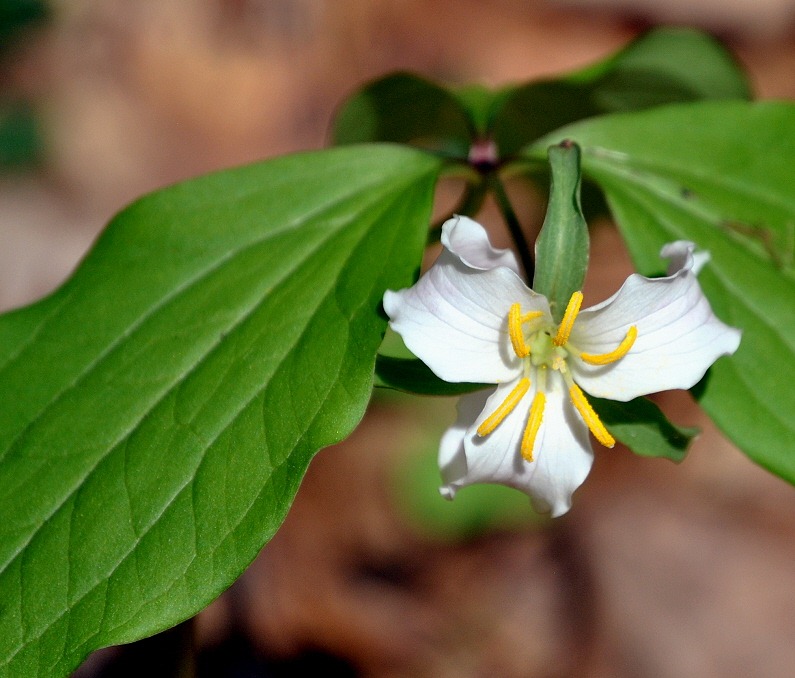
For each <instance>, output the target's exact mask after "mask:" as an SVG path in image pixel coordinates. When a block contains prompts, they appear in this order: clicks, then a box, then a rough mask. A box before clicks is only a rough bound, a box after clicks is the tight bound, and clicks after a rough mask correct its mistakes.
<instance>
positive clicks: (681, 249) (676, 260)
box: [660, 240, 710, 275]
mask: <svg viewBox="0 0 795 678" xmlns="http://www.w3.org/2000/svg"><path fill="white" fill-rule="evenodd" d="M660 256H661V257H662V258H663V259H668V275H676V274H677V273H678V272H679V271H693V273H694V274H695V275H698V274H699V273H700V272H701V269H702V268H704V266H705V264H706V263H707V262H708V261H709V260H710V255H709V252H707V251H705V250H701V251H698V252H696V245H695V243H692V242H690V241H689V240H675V241H674V242H669V243H668V244H667V245H663V246H662V249H661V250H660Z"/></svg>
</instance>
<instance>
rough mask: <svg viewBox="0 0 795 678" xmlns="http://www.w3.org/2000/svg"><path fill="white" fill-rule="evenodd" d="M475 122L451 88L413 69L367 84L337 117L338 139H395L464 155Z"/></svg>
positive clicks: (335, 134)
mask: <svg viewBox="0 0 795 678" xmlns="http://www.w3.org/2000/svg"><path fill="white" fill-rule="evenodd" d="M472 135H473V128H472V123H471V122H470V120H469V117H468V115H467V113H466V111H465V109H464V107H463V106H462V104H461V103H460V102H459V100H458V98H457V97H456V96H454V95H453V94H452V93H451V92H450V91H448V90H446V89H445V88H443V87H441V86H439V85H437V84H436V83H433V82H431V81H429V80H424V79H423V78H419V77H417V76H415V75H411V74H410V73H393V74H391V75H387V76H385V77H383V78H380V79H379V80H375V81H374V82H371V83H369V84H368V85H365V86H364V87H363V88H362V89H361V90H359V91H358V92H357V93H356V94H354V95H353V96H352V97H351V98H350V99H348V100H347V101H346V102H345V103H344V104H343V106H342V107H341V109H340V110H339V112H338V113H337V116H336V119H335V120H334V127H333V131H332V138H333V140H334V143H335V144H338V145H343V144H357V143H365V142H373V141H391V142H396V143H401V144H411V145H414V146H418V147H420V148H423V149H426V150H429V151H433V152H435V153H439V154H440V155H443V156H449V157H454V158H460V159H466V157H467V154H468V153H469V146H470V142H471V139H472Z"/></svg>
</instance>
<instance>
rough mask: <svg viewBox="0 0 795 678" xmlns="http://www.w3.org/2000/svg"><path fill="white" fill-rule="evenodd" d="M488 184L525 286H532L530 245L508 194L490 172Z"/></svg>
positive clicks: (533, 268) (533, 265) (533, 270)
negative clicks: (515, 252) (512, 245)
mask: <svg viewBox="0 0 795 678" xmlns="http://www.w3.org/2000/svg"><path fill="white" fill-rule="evenodd" d="M488 182H489V187H490V188H491V190H492V191H493V193H494V198H495V199H496V201H497V207H498V208H499V210H500V213H501V214H502V218H503V219H504V220H505V224H506V226H508V231H509V232H510V234H511V237H512V238H513V242H514V245H516V250H517V252H518V253H519V259H520V261H521V262H522V268H523V269H524V273H525V278H526V279H527V284H528V285H530V286H532V284H533V274H534V273H535V263H534V262H533V254H532V252H531V250H530V245H529V244H528V242H527V238H525V235H524V231H522V225H521V224H520V223H519V219H518V218H517V216H516V212H514V210H513V205H511V201H510V200H509V199H508V194H507V193H506V192H505V186H503V183H502V181H501V180H500V177H499V176H498V175H497V174H496V173H495V172H492V173H491V174H490V175H489V179H488Z"/></svg>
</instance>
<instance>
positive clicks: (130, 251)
mask: <svg viewBox="0 0 795 678" xmlns="http://www.w3.org/2000/svg"><path fill="white" fill-rule="evenodd" d="M439 169H440V167H439V162H438V161H437V160H436V159H434V158H432V157H431V156H429V155H427V154H424V153H420V152H418V151H414V150H411V149H405V148H397V147H386V146H384V147H380V146H374V147H362V148H345V149H336V150H333V151H325V152H320V153H313V154H303V155H296V156H291V157H285V158H281V159H277V160H274V161H270V162H265V163H262V164H258V165H253V166H249V167H244V168H240V169H235V170H231V171H226V172H220V173H217V174H213V175H210V176H207V177H204V178H200V179H196V180H193V181H189V182H186V183H183V184H180V185H177V186H173V187H171V188H168V189H165V190H163V191H160V192H158V193H154V194H152V195H149V196H147V197H145V198H143V199H141V200H140V201H138V202H136V203H134V204H133V205H131V206H130V207H128V208H127V209H125V210H124V211H123V212H121V213H120V214H119V215H118V216H117V217H116V218H115V219H114V220H113V221H112V222H111V224H110V226H109V227H108V229H107V230H106V231H105V233H104V234H103V235H102V236H101V237H100V239H99V240H98V242H97V243H96V245H95V247H94V248H93V250H92V251H91V253H90V254H89V255H88V257H87V258H86V259H85V260H84V261H83V263H82V264H81V265H80V267H79V269H78V270H77V272H76V273H75V275H74V276H73V277H72V278H71V279H70V280H69V281H68V282H67V283H65V284H64V286H63V287H61V288H60V289H59V290H58V291H56V292H55V293H54V294H53V295H52V296H50V297H48V298H46V299H44V300H42V301H41V302H39V303H37V304H34V305H33V306H30V307H27V308H24V309H21V310H18V311H16V312H13V313H10V314H7V315H5V316H2V317H0V383H2V384H3V388H2V389H1V390H0V515H2V517H3V522H2V527H0V676H8V677H13V678H20V677H25V676H57V675H67V674H68V673H69V672H70V671H71V670H72V669H74V667H75V666H76V665H77V664H78V663H79V662H80V661H81V660H82V659H83V658H84V657H85V656H86V655H87V654H88V653H89V652H90V651H92V650H93V649H95V648H98V647H101V646H104V645H108V644H114V643H122V642H127V641H131V640H134V639H136V638H140V637H142V636H144V635H148V634H151V633H154V632H156V631H158V630H160V629H163V628H166V627H168V626H170V625H173V624H175V623H176V622H178V621H180V620H182V619H184V618H186V617H188V616H190V615H192V614H194V613H196V612H197V611H198V610H200V609H201V608H202V607H204V606H205V605H207V604H208V603H209V602H210V601H211V600H212V599H213V598H214V597H215V596H217V595H218V594H219V593H220V592H221V591H223V590H224V589H225V588H226V587H227V586H229V585H230V584H231V583H232V581H233V580H234V579H235V578H236V577H237V576H238V575H239V574H240V573H241V572H242V570H243V569H244V568H245V567H246V566H247V565H248V563H249V562H251V560H252V559H253V558H254V557H255V555H256V554H257V552H258V551H259V550H260V548H261V547H262V545H263V544H264V543H265V542H266V541H267V540H268V539H269V538H270V537H271V536H272V535H273V533H274V532H275V530H276V529H277V528H278V526H279V524H280V523H281V521H282V519H283V518H284V515H285V513H286V511H287V509H288V507H289V505H290V503H291V502H292V499H293V497H294V495H295V492H296V490H297V488H298V484H299V482H300V480H301V477H302V476H303V473H304V471H305V469H306V467H307V464H308V463H309V461H310V459H311V458H312V456H313V454H314V453H315V452H316V451H317V450H318V449H319V448H321V447H324V446H326V445H330V444H332V443H334V442H336V441H339V440H340V439H342V438H344V437H345V436H346V435H348V433H350V431H351V430H352V429H353V428H354V427H355V426H356V424H357V422H358V421H359V419H360V418H361V416H362V414H363V412H364V408H365V406H366V404H367V401H368V399H369V396H370V393H371V389H372V382H373V377H372V374H373V366H374V362H375V354H376V351H377V349H378V346H379V344H380V342H381V338H382V336H383V333H384V330H385V327H386V319H385V318H384V317H383V313H382V311H381V310H380V303H381V297H382V295H383V292H384V290H385V289H387V288H399V287H402V286H405V285H407V284H410V282H411V279H412V275H413V273H414V271H415V269H416V267H417V266H418V262H419V260H420V257H421V254H422V251H423V246H424V242H425V233H426V230H427V226H428V221H429V218H430V210H431V205H432V196H433V189H434V184H435V180H436V176H437V174H438V171H439ZM355 481H356V479H354V478H352V479H351V482H355Z"/></svg>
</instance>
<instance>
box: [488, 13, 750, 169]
mask: <svg viewBox="0 0 795 678" xmlns="http://www.w3.org/2000/svg"><path fill="white" fill-rule="evenodd" d="M749 96H750V91H749V87H748V83H747V80H746V79H745V76H744V74H743V72H742V71H741V70H740V68H739V66H738V65H737V63H736V62H735V61H734V59H733V58H732V56H731V55H730V54H729V52H727V51H726V49H724V48H723V47H722V46H721V45H720V43H718V42H717V41H716V40H714V39H713V38H711V37H709V36H708V35H705V34H703V33H699V32H698V31H695V30H692V29H685V28H660V29H657V30H653V31H650V32H649V33H647V34H645V35H643V36H641V37H640V38H638V39H637V40H635V41H634V42H632V43H631V44H630V45H628V46H627V47H626V48H624V49H623V50H621V51H620V52H618V53H617V54H615V55H613V56H611V57H609V58H607V59H605V60H604V61H602V62H599V63H597V64H595V65H593V66H590V67H588V68H586V69H585V70H582V71H578V72H575V73H571V74H569V75H567V76H564V77H563V78H560V79H554V80H544V81H538V82H531V83H528V84H526V85H521V86H519V87H514V88H509V89H507V90H505V91H504V92H503V93H502V94H501V95H500V96H498V97H497V98H496V99H495V103H494V108H493V112H492V114H491V115H492V118H493V121H492V123H491V127H492V130H491V131H492V135H493V137H494V140H495V141H496V143H497V147H498V148H499V150H500V154H501V155H502V156H503V157H505V156H511V155H513V154H514V153H516V152H517V151H518V150H519V149H520V148H522V147H523V146H525V145H526V144H529V143H531V142H532V141H534V140H536V139H538V138H539V137H540V136H542V135H544V134H547V133H549V132H552V131H553V130H555V129H556V128H558V127H560V126H562V125H565V124H568V123H571V122H575V121H577V120H582V119H583V118H589V117H592V116H595V115H600V114H604V113H614V112H623V111H636V110H642V109H646V108H651V107H654V106H660V105H662V104H669V103H674V102H685V101H695V100H699V99H747V98H748V97H749Z"/></svg>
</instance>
